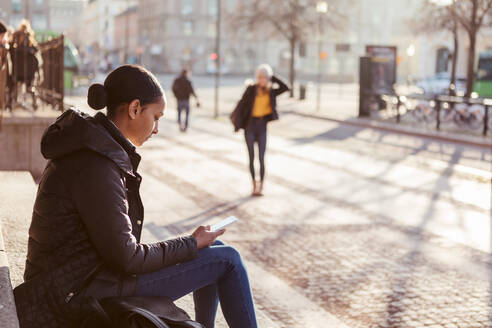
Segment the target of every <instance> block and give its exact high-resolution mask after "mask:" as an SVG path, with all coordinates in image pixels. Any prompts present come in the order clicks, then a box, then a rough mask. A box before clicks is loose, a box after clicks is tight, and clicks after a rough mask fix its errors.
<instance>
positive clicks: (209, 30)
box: [207, 22, 217, 38]
mask: <svg viewBox="0 0 492 328" xmlns="http://www.w3.org/2000/svg"><path fill="white" fill-rule="evenodd" d="M216 32H217V25H216V24H215V23H213V22H211V23H208V26H207V35H208V36H209V37H211V38H215V33H216Z"/></svg>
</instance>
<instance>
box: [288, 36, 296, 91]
mask: <svg viewBox="0 0 492 328" xmlns="http://www.w3.org/2000/svg"><path fill="white" fill-rule="evenodd" d="M296 43H297V42H296V39H295V38H292V39H290V60H289V82H290V97H291V98H294V81H295V78H296V69H295V53H296Z"/></svg>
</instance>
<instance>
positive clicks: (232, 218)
mask: <svg viewBox="0 0 492 328" xmlns="http://www.w3.org/2000/svg"><path fill="white" fill-rule="evenodd" d="M237 220H238V218H237V217H235V216H229V217H227V218H225V219H224V220H222V221H220V222H217V223H216V224H214V225H212V226H210V231H212V232H215V231H218V230H221V229H224V228H225V227H227V226H228V225H229V224H232V223H234V222H236V221H237Z"/></svg>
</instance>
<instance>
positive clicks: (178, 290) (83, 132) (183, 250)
mask: <svg viewBox="0 0 492 328" xmlns="http://www.w3.org/2000/svg"><path fill="white" fill-rule="evenodd" d="M88 103H89V105H90V106H91V107H92V108H94V109H96V110H99V109H103V108H104V107H106V108H107V115H105V114H103V113H98V114H97V115H95V116H94V117H92V116H89V115H86V114H82V113H79V112H76V111H74V110H68V111H66V112H65V113H63V114H62V115H61V116H60V117H59V118H58V119H57V121H56V122H55V123H54V124H52V125H51V126H50V127H49V128H48V129H47V130H46V131H45V133H44V135H43V138H42V141H41V151H42V153H43V155H44V156H45V157H46V158H47V159H49V162H48V164H47V166H46V169H45V171H44V173H43V176H42V178H41V181H40V184H39V190H38V193H37V197H36V202H35V205H34V212H33V217H32V221H31V226H30V229H29V241H28V252H27V261H26V268H25V273H24V280H25V281H24V282H23V283H22V284H21V285H19V286H17V287H16V288H15V290H14V295H15V301H16V307H17V313H18V316H19V321H20V327H21V328H25V327H44V328H50V327H64V328H65V327H76V326H77V323H80V321H81V320H82V319H83V318H84V316H85V315H87V308H86V304H87V298H88V297H89V296H91V297H95V298H97V299H101V298H105V297H118V296H132V295H135V296H167V297H169V298H170V299H172V300H176V299H178V298H180V297H182V296H184V295H186V294H188V293H190V292H193V296H194V301H195V311H196V321H198V322H200V323H202V324H203V325H204V326H205V327H207V328H211V327H214V321H215V314H216V311H217V306H218V303H219V301H220V303H221V307H222V311H223V313H224V317H225V319H226V320H227V322H228V324H229V326H230V327H237V328H242V327H245V328H246V327H248V328H250V327H252V328H254V327H256V326H257V325H256V319H255V312H254V307H253V300H252V296H251V290H250V286H249V280H248V275H247V273H246V269H245V267H244V265H243V262H242V260H241V257H240V256H239V253H238V252H237V251H236V250H235V249H234V248H232V247H230V246H226V245H224V244H223V243H221V242H220V241H218V240H216V238H217V237H218V236H219V235H221V234H223V233H224V230H220V231H218V232H212V231H210V227H209V226H200V227H199V228H197V229H196V230H195V232H193V234H191V235H189V236H184V237H179V238H176V239H171V240H167V241H161V242H156V243H151V244H145V243H141V242H140V235H141V233H142V226H143V220H144V209H143V205H142V201H141V199H140V195H139V188H140V184H141V181H142V178H141V176H140V175H139V174H138V172H137V168H138V164H139V162H140V156H139V155H138V154H137V152H136V151H135V146H141V145H142V144H143V143H144V142H146V141H147V140H148V139H149V138H151V137H152V135H154V134H157V132H158V122H159V118H160V117H162V116H163V114H164V109H165V107H166V99H165V96H164V93H163V91H162V88H161V86H160V84H159V82H158V81H157V80H156V78H155V77H154V76H153V75H152V74H151V73H150V72H148V71H147V70H145V69H144V68H142V67H139V66H133V65H125V66H121V67H119V68H117V69H116V70H114V71H113V72H111V73H110V74H109V75H108V77H107V78H106V80H105V81H104V85H101V84H93V85H92V86H91V87H90V88H89V93H88ZM164 165H165V164H164ZM155 197H162V195H155ZM178 264H179V265H178ZM94 270H96V271H95V272H96V274H95V277H94V278H93V279H91V280H87V277H88V276H91V274H92V273H94Z"/></svg>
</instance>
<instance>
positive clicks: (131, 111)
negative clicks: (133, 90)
mask: <svg viewBox="0 0 492 328" xmlns="http://www.w3.org/2000/svg"><path fill="white" fill-rule="evenodd" d="M141 110H142V106H141V105H140V100H138V99H134V100H132V101H131V102H130V103H129V104H128V115H130V118H131V119H132V120H134V119H135V118H137V114H138V113H140V111H141Z"/></svg>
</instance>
